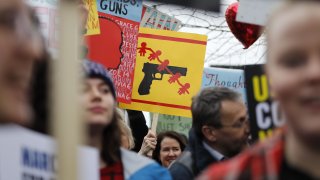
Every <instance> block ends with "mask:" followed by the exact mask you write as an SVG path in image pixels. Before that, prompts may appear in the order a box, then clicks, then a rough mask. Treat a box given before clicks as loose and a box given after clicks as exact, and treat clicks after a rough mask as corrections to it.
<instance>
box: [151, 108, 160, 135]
mask: <svg viewBox="0 0 320 180" xmlns="http://www.w3.org/2000/svg"><path fill="white" fill-rule="evenodd" d="M158 119H159V113H153V117H152V122H151V131H152V132H154V133H155V134H156V132H157V125H158Z"/></svg>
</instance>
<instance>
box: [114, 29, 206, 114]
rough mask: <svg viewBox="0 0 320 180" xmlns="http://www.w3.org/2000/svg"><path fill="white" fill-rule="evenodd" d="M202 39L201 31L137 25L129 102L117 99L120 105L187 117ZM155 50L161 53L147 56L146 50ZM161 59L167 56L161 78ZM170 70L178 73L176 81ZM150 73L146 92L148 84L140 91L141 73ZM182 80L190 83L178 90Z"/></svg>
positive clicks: (198, 77)
mask: <svg viewBox="0 0 320 180" xmlns="http://www.w3.org/2000/svg"><path fill="white" fill-rule="evenodd" d="M143 43H146V44H145V45H146V46H145V47H146V48H145V50H146V52H145V54H144V53H143V50H142V47H143ZM206 43H207V36H204V35H198V34H190V33H181V32H173V31H166V30H154V29H149V28H140V30H139V39H138V50H137V58H136V66H135V73H134V81H133V88H132V99H131V101H132V102H131V104H123V103H120V107H121V108H125V109H134V110H143V111H149V112H157V113H162V114H170V115H176V116H185V117H191V112H190V106H191V98H192V97H193V96H194V95H196V94H197V93H198V91H199V90H200V87H201V79H202V73H203V65H204V57H205V51H206ZM150 49H151V50H150ZM158 50H160V51H161V55H159V56H158V58H155V59H149V57H150V54H152V53H153V52H156V51H158ZM143 54H144V56H143ZM165 60H168V61H167V62H168V66H169V67H168V66H166V67H167V69H164V70H163V71H161V72H162V73H163V76H162V79H161V73H159V70H158V68H159V65H160V66H161V65H164V64H165V63H164V62H165ZM148 63H149V64H148ZM163 63H164V64H163ZM144 67H145V68H144ZM146 67H151V69H146ZM168 69H169V71H171V73H170V72H169V71H168ZM172 70H174V71H172ZM143 71H144V72H143ZM173 72H175V73H177V72H179V73H181V76H180V78H178V81H179V82H178V81H177V80H176V81H174V82H171V83H170V82H169V80H170V79H171V78H172V77H173V74H175V73H173ZM150 73H151V77H152V79H154V80H152V84H151V85H150V90H149V93H147V92H146V91H147V90H146V89H148V88H144V92H143V93H142V94H141V92H139V86H140V84H141V83H142V82H143V79H144V78H145V76H149V77H150ZM156 79H158V80H156ZM160 79H161V80H160ZM145 84H148V83H145ZM186 84H189V85H190V86H189V88H187V92H186V91H184V90H182V91H181V88H183V86H185V85H186Z"/></svg>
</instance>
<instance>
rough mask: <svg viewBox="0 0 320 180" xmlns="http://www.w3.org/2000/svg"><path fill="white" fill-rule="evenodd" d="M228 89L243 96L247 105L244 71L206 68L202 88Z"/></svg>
mask: <svg viewBox="0 0 320 180" xmlns="http://www.w3.org/2000/svg"><path fill="white" fill-rule="evenodd" d="M205 87H227V88H230V89H232V90H234V91H237V92H238V93H240V94H241V96H242V99H243V101H244V102H245V103H247V95H246V84H245V77H244V71H243V70H240V69H226V68H204V70H203V75H202V88H205Z"/></svg>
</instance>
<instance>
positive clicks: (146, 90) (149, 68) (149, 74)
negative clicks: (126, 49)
mask: <svg viewBox="0 0 320 180" xmlns="http://www.w3.org/2000/svg"><path fill="white" fill-rule="evenodd" d="M158 66H159V64H152V63H148V62H147V63H144V65H143V68H142V72H144V77H143V79H142V81H141V83H140V85H139V88H138V93H139V94H140V95H147V94H150V86H151V84H152V81H153V80H162V77H163V75H164V74H170V73H169V72H167V71H166V70H163V71H161V72H159V71H158V69H157V68H158ZM167 68H168V69H169V70H170V71H171V72H172V73H173V74H176V73H180V74H181V76H186V75H187V70H188V69H187V68H183V67H176V66H167ZM157 73H160V75H161V77H160V78H156V74H157Z"/></svg>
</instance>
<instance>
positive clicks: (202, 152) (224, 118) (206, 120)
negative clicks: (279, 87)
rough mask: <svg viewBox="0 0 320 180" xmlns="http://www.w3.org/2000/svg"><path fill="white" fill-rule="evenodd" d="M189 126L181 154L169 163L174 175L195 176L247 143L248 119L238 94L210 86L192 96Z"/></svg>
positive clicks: (187, 177)
mask: <svg viewBox="0 0 320 180" xmlns="http://www.w3.org/2000/svg"><path fill="white" fill-rule="evenodd" d="M191 111H192V129H191V130H190V132H189V144H188V146H187V148H186V150H185V151H184V152H183V154H182V155H181V156H180V157H179V158H178V159H177V160H176V161H175V162H174V163H173V164H172V165H171V166H170V167H169V171H170V173H171V175H172V177H173V179H194V177H195V176H197V175H198V174H199V173H200V172H201V171H202V170H204V169H205V168H206V167H208V166H209V165H210V164H212V163H217V162H219V161H222V160H224V159H228V158H231V157H233V156H235V155H237V154H238V153H239V152H241V151H242V150H244V149H245V148H246V147H248V137H249V123H248V119H247V110H246V106H245V105H244V103H243V101H242V99H241V95H240V94H238V93H237V92H234V91H232V90H230V89H228V88H223V87H219V88H217V87H215V88H213V87H209V88H205V89H203V90H202V91H201V92H200V93H199V94H198V95H196V96H195V97H193V99H192V105H191Z"/></svg>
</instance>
